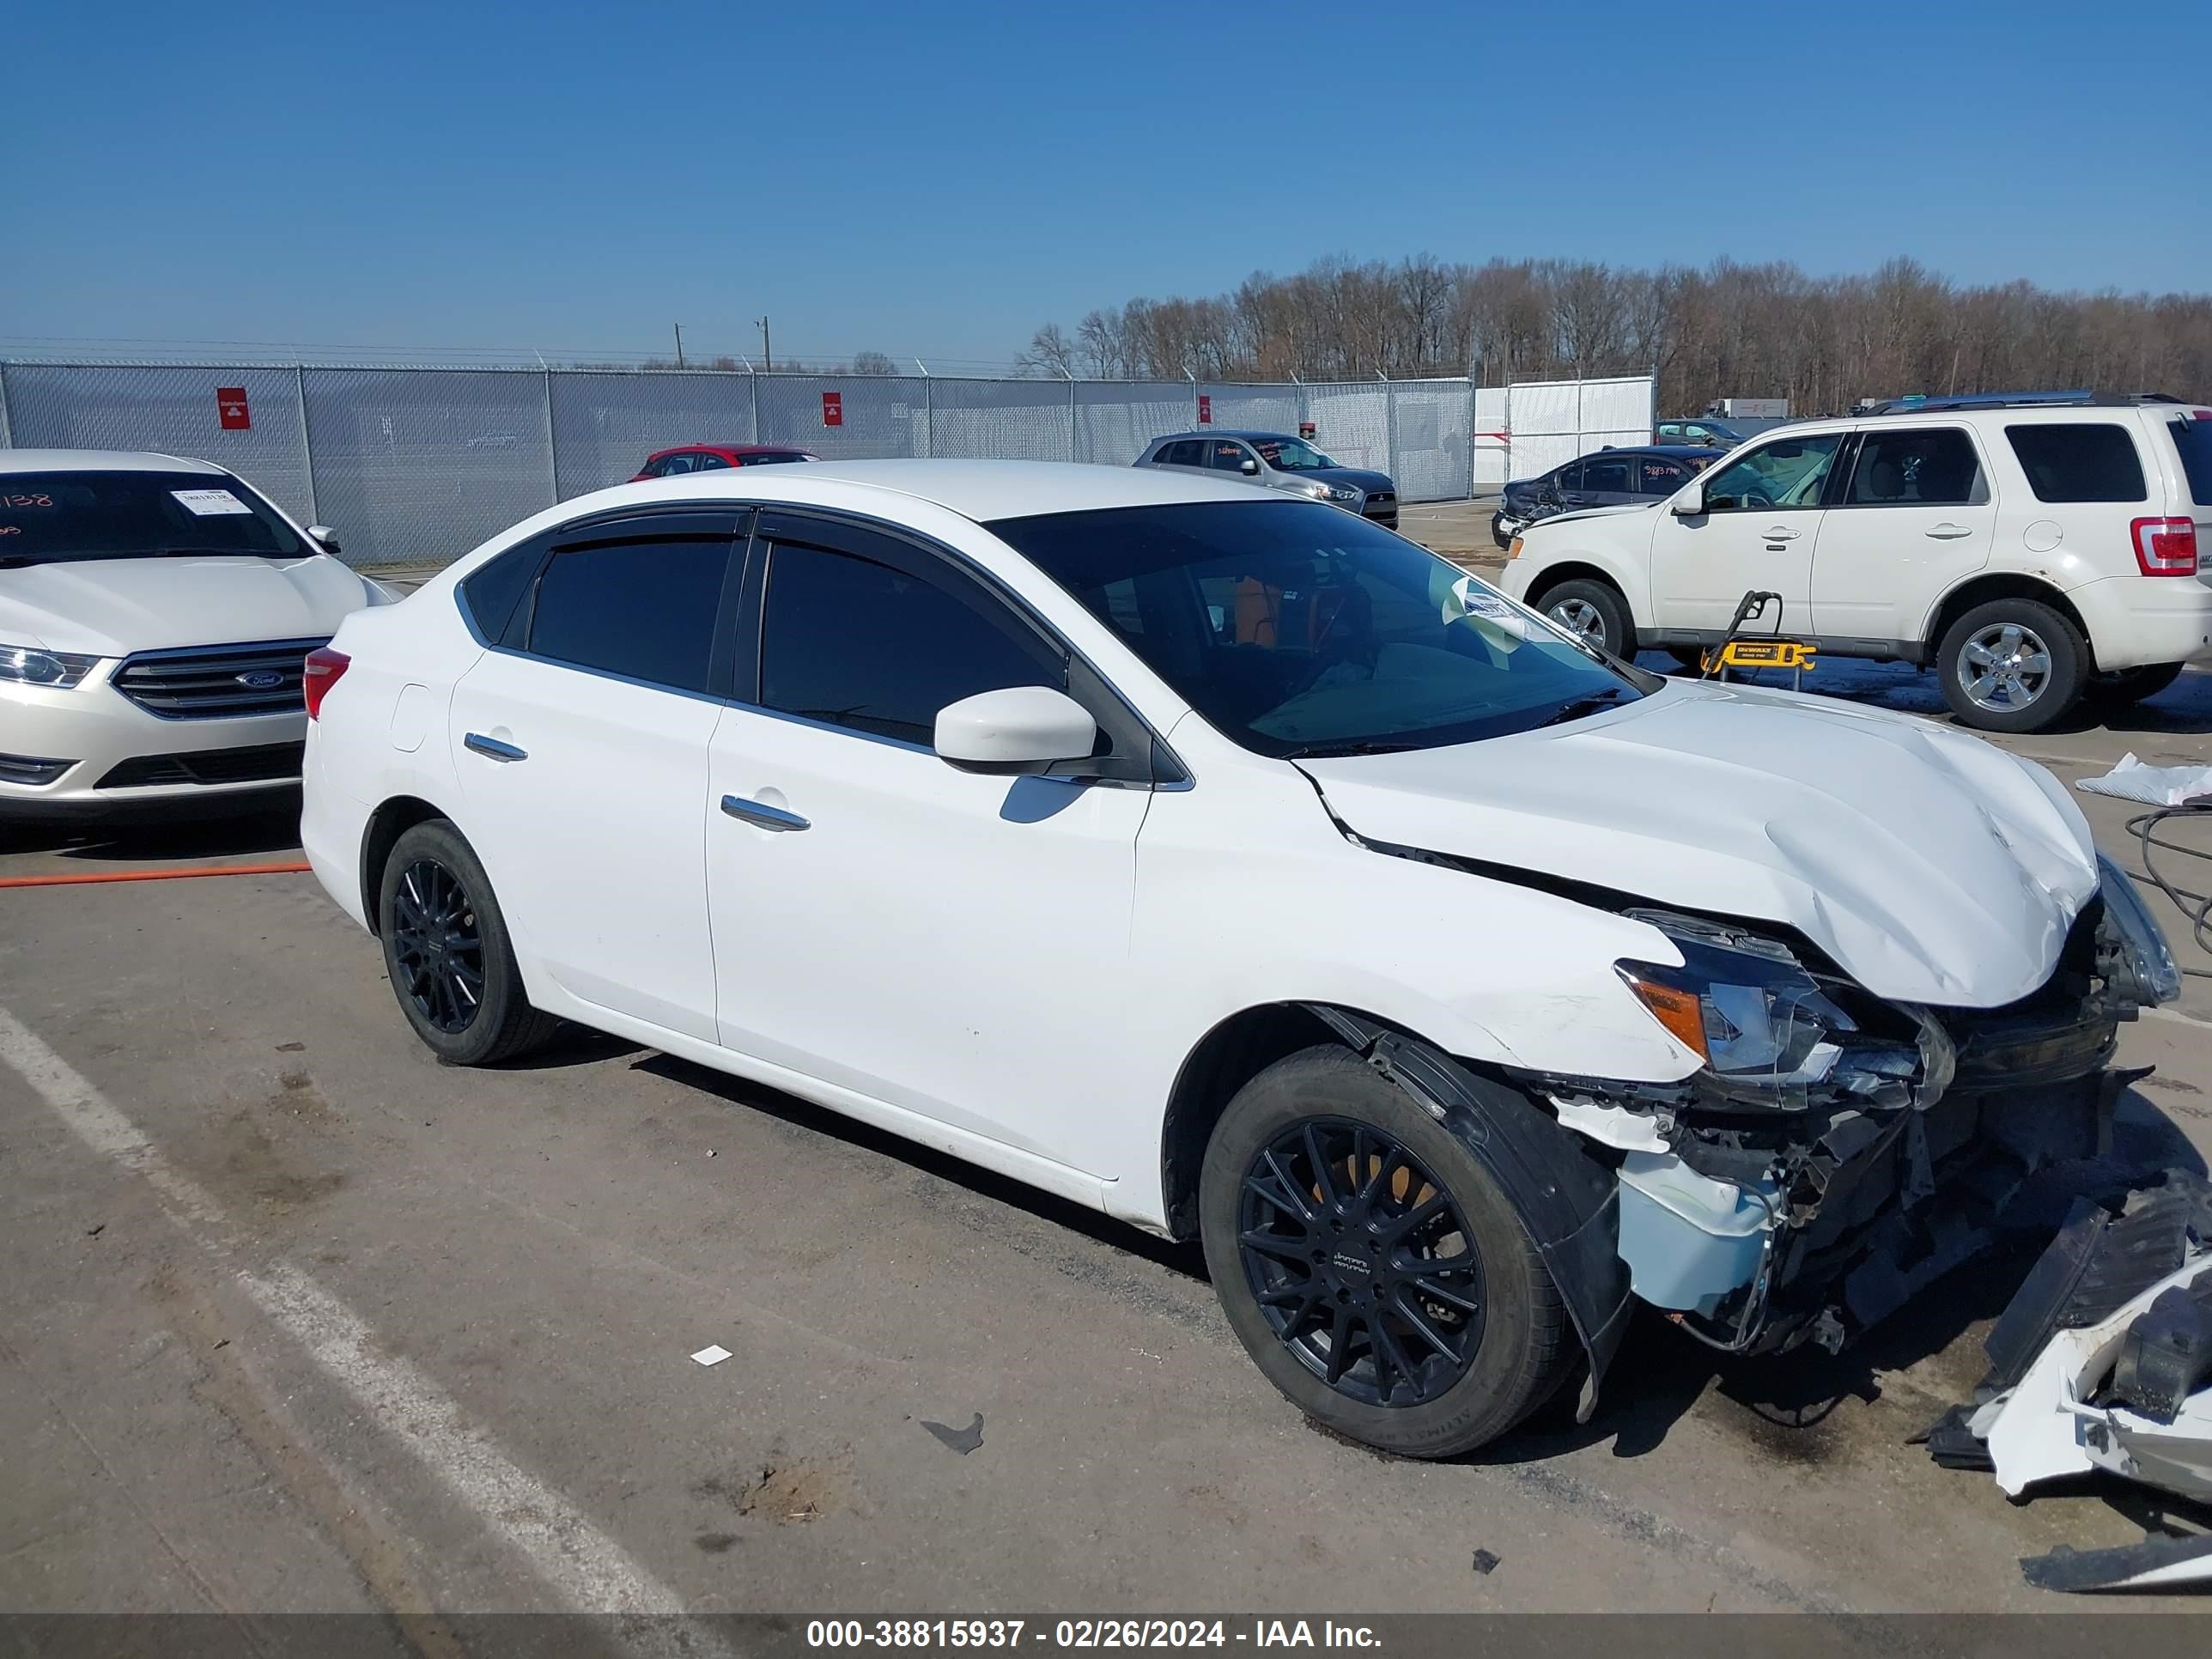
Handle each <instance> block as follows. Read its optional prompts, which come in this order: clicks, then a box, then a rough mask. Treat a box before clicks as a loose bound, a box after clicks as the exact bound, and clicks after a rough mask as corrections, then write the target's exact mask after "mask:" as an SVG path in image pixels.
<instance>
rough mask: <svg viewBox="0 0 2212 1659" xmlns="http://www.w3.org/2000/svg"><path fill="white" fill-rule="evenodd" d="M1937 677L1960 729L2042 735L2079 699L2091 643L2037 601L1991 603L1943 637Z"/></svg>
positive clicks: (1975, 609)
mask: <svg viewBox="0 0 2212 1659" xmlns="http://www.w3.org/2000/svg"><path fill="white" fill-rule="evenodd" d="M1936 674H1937V676H1938V677H1939V678H1941V679H1942V684H1943V701H1944V702H1948V704H1950V705H1951V712H1952V714H1954V715H1956V716H1957V717H1958V720H1959V722H1960V724H1961V725H1962V726H1972V727H1974V728H1975V729H1976V730H1978V731H1982V732H2040V731H2043V730H2044V729H2045V728H2046V727H2048V726H2054V725H2056V724H2057V722H2058V721H2060V720H2063V719H2065V718H2066V716H2067V715H2068V714H2069V713H2071V712H2072V710H2073V708H2074V705H2075V703H2077V702H2080V701H2081V688H2082V686H2083V684H2085V683H2086V682H2087V679H2088V677H2089V642H2088V641H2087V640H2085V639H2083V638H2082V637H2081V630H2080V629H2077V628H2075V626H2074V624H2073V623H2070V622H2069V621H2068V620H2067V619H2066V617H2065V616H2064V615H2063V613H2061V612H2060V611H2056V610H2054V609H2053V608H2052V607H2051V606H2050V605H2045V604H2044V603H2043V602H2042V601H2041V600H2039V599H1991V600H1990V601H1989V602H1988V603H1987V604H1986V605H1976V606H1975V607H1974V608H1973V609H1972V610H1971V611H1967V612H1966V614H1965V615H1964V616H1962V617H1960V618H1959V620H1958V621H1956V622H1954V623H1952V624H1951V626H1950V627H1949V629H1947V630H1946V631H1945V633H1944V635H1943V639H1942V643H1941V644H1940V645H1938V646H1937V647H1936Z"/></svg>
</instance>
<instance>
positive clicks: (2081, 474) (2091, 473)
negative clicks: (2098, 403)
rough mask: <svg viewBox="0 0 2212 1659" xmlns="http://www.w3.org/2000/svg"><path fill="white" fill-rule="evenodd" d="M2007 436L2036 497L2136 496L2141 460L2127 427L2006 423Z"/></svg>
mask: <svg viewBox="0 0 2212 1659" xmlns="http://www.w3.org/2000/svg"><path fill="white" fill-rule="evenodd" d="M2005 436H2006V437H2007V438H2008V440H2010V441H2011V443H2012V453H2014V454H2015V455H2016V456H2018V457H2019V458H2020V466H2021V471H2023V472H2025V473H2027V483H2028V487H2029V488H2030V489H2033V490H2034V491H2035V498H2036V500H2038V501H2142V499H2143V498H2144V491H2143V470H2142V458H2141V457H2139V456H2138V455H2137V454H2136V441H2135V439H2134V438H2133V437H2132V436H2130V435H2129V432H2128V429H2127V428H2125V427H2124V426H2120V425H2118V424H2116V423H2115V422H2111V421H2099V422H2086V421H2085V422H2078V423H2076V422H2051V423H2050V424H2048V425H2045V424H2043V423H2040V422H2039V423H2037V424H2036V425H2033V426H2008V427H2007V428H2005Z"/></svg>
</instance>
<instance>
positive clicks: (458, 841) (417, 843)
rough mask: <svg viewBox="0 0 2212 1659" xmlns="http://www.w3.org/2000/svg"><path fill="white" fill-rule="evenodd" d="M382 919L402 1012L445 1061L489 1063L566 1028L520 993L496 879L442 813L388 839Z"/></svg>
mask: <svg viewBox="0 0 2212 1659" xmlns="http://www.w3.org/2000/svg"><path fill="white" fill-rule="evenodd" d="M376 924H377V928H376V930H377V933H378V936H379V937H380V939H382V940H383V942H384V967H385V972H386V975H388V976H389V978H390V979H391V981H392V994H393V995H394V996H395V997H397V998H398V1001H399V1012H401V1013H403V1014H404V1015H406V1017H407V1023H408V1024H410V1025H411V1026H413V1027H414V1028H415V1035H416V1036H418V1037H420V1038H422V1042H423V1045H424V1046H425V1047H426V1048H428V1049H429V1050H430V1052H431V1053H433V1054H436V1055H437V1056H438V1058H439V1059H440V1060H443V1061H445V1062H446V1063H447V1065H449V1066H489V1065H492V1064H495V1063H496V1062H497V1061H500V1060H513V1059H516V1058H518V1057H519V1056H520V1055H523V1054H528V1053H529V1052H530V1051H531V1050H532V1049H533V1048H541V1047H543V1046H544V1044H545V1042H548V1041H549V1040H550V1038H551V1037H552V1036H554V1035H555V1033H556V1032H557V1031H558V1030H560V1028H561V1022H560V1021H559V1020H557V1019H556V1018H554V1017H553V1016H552V1015H550V1014H545V1013H541V1012H538V1010H537V1009H535V1008H533V1007H532V1006H530V1001H529V999H528V998H527V997H526V996H525V995H524V994H523V989H522V975H521V973H520V970H519V969H517V968H516V967H515V963H514V946H513V942H512V940H510V939H509V938H508V937H507V920H506V918H505V917H504V916H502V915H501V914H500V908H499V901H498V899H497V898H495V896H493V894H492V890H491V878H489V876H487V875H486V874H485V873H484V867H483V863H482V861H481V860H478V859H477V855H476V849H475V848H472V847H471V846H470V845H469V843H468V842H467V841H466V839H465V838H464V837H463V836H462V835H461V832H460V831H459V829H455V828H454V827H453V825H452V824H451V823H448V822H447V821H446V820H445V819H443V818H433V819H431V820H429V821H428V823H418V824H416V825H415V826H414V827H413V828H411V829H408V830H407V831H406V832H405V833H404V834H403V835H402V836H400V837H399V839H398V841H397V842H393V843H392V852H391V854H390V855H389V856H388V857H387V858H386V860H385V861H384V873H383V875H382V877H381V878H380V879H379V881H378V884H377V905H376Z"/></svg>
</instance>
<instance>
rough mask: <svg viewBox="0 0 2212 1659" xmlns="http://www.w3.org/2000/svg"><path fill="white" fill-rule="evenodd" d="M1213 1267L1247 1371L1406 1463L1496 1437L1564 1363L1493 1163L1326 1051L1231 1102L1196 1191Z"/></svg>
mask: <svg viewBox="0 0 2212 1659" xmlns="http://www.w3.org/2000/svg"><path fill="white" fill-rule="evenodd" d="M1199 1219H1200V1230H1201V1232H1202V1234H1203V1237H1204V1239H1205V1245H1206V1267H1207V1269H1208V1271H1209V1272H1210V1273H1211V1274H1212V1279H1213V1286H1214V1291H1215V1293H1216V1294H1217V1295H1218V1296H1219V1297H1220V1298H1221V1305H1222V1309H1223V1311H1224V1312H1225V1313H1226V1315H1227V1316H1228V1318H1229V1323H1230V1326H1231V1328H1232V1329H1233V1330H1235V1331H1236V1333H1237V1339H1238V1340H1240V1341H1242V1342H1243V1345H1244V1348H1245V1352H1248V1353H1249V1354H1250V1355H1251V1356H1252V1359H1253V1363H1254V1364H1256V1365H1258V1366H1259V1368H1260V1370H1261V1371H1262V1372H1263V1373H1265V1374H1266V1376H1267V1379H1268V1381H1270V1382H1272V1383H1274V1385H1275V1386H1276V1388H1278V1389H1280V1390H1281V1391H1282V1393H1283V1395H1285V1397H1286V1398H1287V1399H1288V1400H1289V1401H1291V1404H1293V1405H1295V1406H1297V1407H1298V1409H1299V1410H1301V1411H1303V1412H1304V1413H1305V1414H1306V1415H1307V1416H1308V1417H1310V1418H1311V1419H1313V1420H1314V1421H1315V1422H1316V1423H1317V1424H1320V1425H1322V1427H1324V1428H1327V1429H1328V1430H1330V1431H1333V1432H1334V1433H1337V1434H1340V1435H1343V1436H1345V1437H1347V1438H1350V1439H1353V1440H1357V1441H1359V1442H1361V1443H1364V1444H1366V1445H1370V1446H1373V1447H1376V1448H1377V1449H1381V1450H1383V1451H1388V1452H1394V1453H1396V1454H1399V1455H1402V1456H1407V1457H1449V1456H1453V1455H1456V1454H1458V1453H1461V1452H1465V1451H1469V1450H1471V1449H1474V1447H1477V1446H1480V1445H1481V1444H1483V1443H1486V1442H1487V1441H1490V1440H1493V1439H1495V1438H1496V1437H1498V1436H1499V1435H1501V1434H1504V1432H1505V1431H1507V1430H1509V1429H1510V1428H1512V1427H1513V1425H1515V1424H1516V1423H1518V1422H1519V1421H1520V1420H1521V1419H1522V1418H1523V1417H1524V1416H1526V1415H1527V1414H1528V1413H1529V1412H1530V1411H1532V1410H1534V1408H1535V1407H1537V1406H1539V1405H1541V1403H1542V1402H1543V1401H1545V1399H1547V1397H1548V1396H1549V1395H1551V1394H1552V1392H1553V1390H1554V1389H1556V1388H1557V1387H1558V1385H1559V1381H1560V1379H1561V1377H1562V1376H1564V1375H1565V1368H1566V1366H1567V1364H1568V1363H1569V1361H1570V1359H1571V1350H1570V1348H1569V1346H1568V1343H1567V1330H1568V1327H1567V1322H1566V1316H1565V1310H1564V1308H1563V1306H1562V1304H1561V1302H1560V1299H1559V1291H1558V1289H1557V1288H1556V1286H1554V1285H1553V1282H1552V1278H1551V1275H1550V1273H1548V1272H1547V1270H1546V1269H1545V1267H1544V1263H1543V1260H1542V1258H1541V1256H1540V1255H1538V1254H1537V1250H1536V1247H1535V1244H1534V1241H1533V1240H1531V1238H1530V1237H1529V1236H1528V1229H1527V1228H1526V1227H1525V1226H1523V1225H1522V1221H1521V1218H1520V1216H1519V1215H1518V1213H1517V1212H1516V1211H1515V1209H1514V1207H1513V1206H1512V1203H1511V1201H1510V1200H1508V1199H1507V1198H1506V1196H1505V1194H1504V1191H1503V1190H1502V1189H1500V1188H1499V1187H1498V1184H1497V1182H1495V1181H1494V1180H1492V1177H1491V1176H1490V1173H1489V1171H1488V1170H1486V1169H1484V1168H1483V1166H1482V1164H1480V1161H1479V1160H1477V1159H1476V1158H1475V1157H1474V1155H1473V1154H1472V1153H1471V1152H1468V1150H1467V1148H1466V1147H1465V1146H1462V1144H1461V1143H1460V1141H1459V1140H1458V1139H1457V1138H1456V1137H1455V1135H1453V1133H1451V1132H1450V1131H1449V1129H1447V1128H1445V1127H1444V1126H1443V1125H1442V1124H1441V1123H1438V1122H1437V1121H1436V1120H1435V1119H1434V1118H1432V1117H1431V1116H1430V1115H1428V1113H1427V1112H1425V1111H1424V1110H1422V1109H1421V1108H1420V1107H1419V1106H1418V1105H1416V1104H1415V1103H1414V1102H1413V1098H1412V1097H1410V1096H1409V1095H1407V1092H1406V1091H1404V1090H1403V1089H1401V1087H1400V1086H1399V1085H1396V1084H1395V1083H1393V1082H1391V1081H1389V1079H1386V1078H1384V1077H1383V1076H1382V1075H1381V1074H1380V1073H1377V1072H1376V1070H1375V1069H1374V1068H1373V1067H1372V1066H1369V1065H1367V1064H1366V1063H1365V1062H1364V1061H1363V1060H1360V1059H1359V1058H1358V1056H1357V1055H1355V1054H1352V1053H1350V1052H1349V1051H1347V1050H1346V1049H1343V1048H1334V1047H1328V1046H1322V1047H1318V1048H1307V1049H1304V1050H1303V1051H1302V1052H1300V1053H1298V1054H1292V1055H1291V1056H1289V1057H1288V1058H1287V1059H1285V1060H1279V1061H1277V1062H1276V1063H1275V1064H1274V1065H1273V1066H1269V1067H1268V1068H1267V1070H1266V1071H1264V1072H1262V1073H1260V1075H1259V1076H1257V1077H1255V1079H1252V1081H1251V1082H1249V1083H1248V1084H1246V1085H1244V1087H1243V1089H1241V1090H1239V1091H1237V1097H1236V1098H1235V1099H1234V1100H1232V1101H1231V1102H1230V1103H1229V1106H1228V1109H1227V1110H1225V1112H1223V1114H1222V1115H1221V1121H1219V1122H1218V1124H1216V1125H1215V1126H1214V1130H1213V1136H1212V1140H1211V1141H1210V1142H1209V1143H1208V1145H1207V1146H1206V1162H1205V1166H1204V1168H1203V1170H1202V1171H1201V1172H1200V1180H1199Z"/></svg>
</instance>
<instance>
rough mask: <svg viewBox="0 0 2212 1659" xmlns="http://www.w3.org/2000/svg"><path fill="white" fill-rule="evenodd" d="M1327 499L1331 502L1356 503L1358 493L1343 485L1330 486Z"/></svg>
mask: <svg viewBox="0 0 2212 1659" xmlns="http://www.w3.org/2000/svg"><path fill="white" fill-rule="evenodd" d="M1328 498H1329V500H1331V501H1358V499H1359V492H1358V490H1356V489H1351V488H1349V487H1348V486H1346V485H1344V484H1331V485H1330V486H1329V488H1328Z"/></svg>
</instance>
